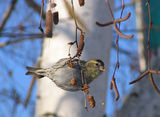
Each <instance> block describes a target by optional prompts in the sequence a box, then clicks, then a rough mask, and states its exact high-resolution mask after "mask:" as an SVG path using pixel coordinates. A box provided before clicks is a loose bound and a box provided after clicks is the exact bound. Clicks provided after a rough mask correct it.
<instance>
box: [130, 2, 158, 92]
mask: <svg viewBox="0 0 160 117" xmlns="http://www.w3.org/2000/svg"><path fill="white" fill-rule="evenodd" d="M146 5H147V6H148V14H149V27H148V40H147V49H148V50H147V51H148V70H147V71H146V72H144V73H143V74H142V75H140V76H139V77H138V78H137V79H136V80H134V81H132V82H130V83H129V84H133V83H136V82H137V81H139V80H141V79H142V78H143V77H144V76H146V75H148V74H149V79H150V82H151V84H152V87H153V88H154V89H155V90H156V91H157V92H158V93H159V94H160V89H158V87H157V86H156V84H155V82H154V80H153V76H152V74H160V71H155V70H152V69H151V63H150V62H151V50H150V32H151V26H152V21H151V10H150V0H148V1H147V2H146Z"/></svg>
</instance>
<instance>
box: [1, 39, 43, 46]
mask: <svg viewBox="0 0 160 117" xmlns="http://www.w3.org/2000/svg"><path fill="white" fill-rule="evenodd" d="M33 39H42V36H39V37H28V38H23V39H22V38H21V39H16V40H14V41H6V42H3V43H0V48H2V47H4V46H7V45H10V44H15V43H19V42H22V41H25V40H33Z"/></svg>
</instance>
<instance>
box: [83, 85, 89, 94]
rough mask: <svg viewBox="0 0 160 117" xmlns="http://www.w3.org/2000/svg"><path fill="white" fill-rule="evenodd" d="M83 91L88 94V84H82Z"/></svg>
mask: <svg viewBox="0 0 160 117" xmlns="http://www.w3.org/2000/svg"><path fill="white" fill-rule="evenodd" d="M83 91H84V93H85V94H89V86H88V85H87V84H84V85H83Z"/></svg>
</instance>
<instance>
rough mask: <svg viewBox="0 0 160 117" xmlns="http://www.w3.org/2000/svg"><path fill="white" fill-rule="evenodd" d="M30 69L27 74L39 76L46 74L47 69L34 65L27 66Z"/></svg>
mask: <svg viewBox="0 0 160 117" xmlns="http://www.w3.org/2000/svg"><path fill="white" fill-rule="evenodd" d="M26 69H27V70H28V71H27V73H26V74H25V75H36V76H37V77H38V78H43V77H44V76H45V70H43V69H42V68H33V67H28V66H27V67H26Z"/></svg>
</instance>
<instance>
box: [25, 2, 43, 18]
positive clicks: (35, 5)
mask: <svg viewBox="0 0 160 117" xmlns="http://www.w3.org/2000/svg"><path fill="white" fill-rule="evenodd" d="M25 1H26V3H27V5H28V6H29V7H31V8H32V9H33V10H34V11H36V12H37V13H38V14H40V13H41V7H40V6H39V5H38V4H36V3H35V2H34V0H25ZM43 13H44V14H43V15H42V18H43V19H45V12H44V11H43Z"/></svg>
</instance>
